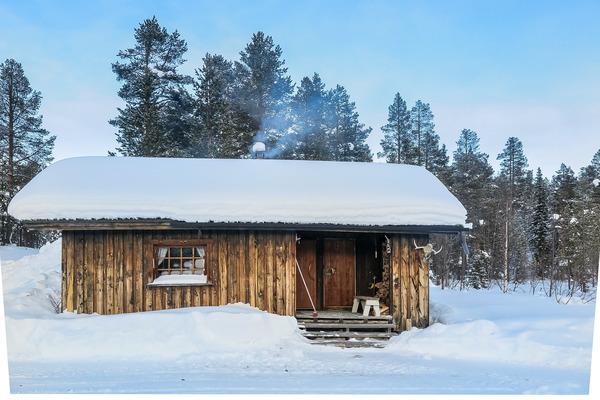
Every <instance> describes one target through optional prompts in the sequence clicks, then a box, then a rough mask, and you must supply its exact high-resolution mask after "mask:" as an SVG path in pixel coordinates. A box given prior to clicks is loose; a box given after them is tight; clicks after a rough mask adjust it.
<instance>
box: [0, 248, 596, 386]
mask: <svg viewBox="0 0 600 400" xmlns="http://www.w3.org/2000/svg"><path fill="white" fill-rule="evenodd" d="M0 255H2V256H3V258H2V265H1V269H2V279H3V286H4V306H5V314H6V333H7V341H8V357H9V369H10V382H11V390H12V392H15V393H39V392H42V393H44V392H61V393H62V392H156V393H188V392H203V393H371V394H373V393H500V394H502V393H587V391H588V386H589V378H590V362H591V350H592V332H593V318H594V307H595V304H594V303H583V302H577V301H573V300H572V301H571V302H570V303H569V304H566V305H565V304H558V303H556V302H555V301H554V300H553V299H549V298H546V297H543V296H537V295H536V296H533V295H530V294H527V293H520V292H515V293H511V294H502V293H500V292H499V291H497V290H484V291H475V290H470V291H462V292H461V291H455V290H440V289H439V288H436V287H432V290H431V301H432V307H431V311H432V317H433V318H434V319H435V320H436V321H440V322H439V323H435V324H433V325H431V326H430V327H429V328H427V329H422V330H421V329H413V330H411V331H409V332H404V333H402V334H401V335H399V336H398V337H395V338H393V339H392V340H391V341H390V342H389V344H388V345H387V347H385V348H384V349H340V348H332V347H320V346H314V345H310V344H309V343H308V341H307V340H306V339H304V338H303V337H301V335H300V334H299V332H298V330H297V327H296V323H295V320H294V319H293V318H291V317H279V316H275V315H271V314H267V313H264V312H262V311H259V310H256V309H254V308H251V307H249V306H247V305H243V304H234V305H228V306H224V307H198V308H190V309H179V310H169V311H160V312H148V313H138V314H129V315H117V316H99V315H74V314H69V313H64V314H55V313H53V311H52V306H51V305H50V302H49V300H48V296H49V295H50V296H53V295H55V294H56V293H58V288H59V286H60V273H59V268H60V243H59V242H57V243H54V244H51V245H47V246H45V247H43V248H42V249H41V250H40V251H39V253H38V252H37V251H35V250H31V249H28V250H20V249H16V248H14V247H13V248H2V249H1V250H0Z"/></svg>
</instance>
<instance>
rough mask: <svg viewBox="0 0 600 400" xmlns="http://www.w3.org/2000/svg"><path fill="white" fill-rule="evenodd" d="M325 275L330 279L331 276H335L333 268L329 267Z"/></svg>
mask: <svg viewBox="0 0 600 400" xmlns="http://www.w3.org/2000/svg"><path fill="white" fill-rule="evenodd" d="M325 275H327V276H329V277H331V276H333V275H335V268H333V267H329V268H328V269H327V270H326V271H325Z"/></svg>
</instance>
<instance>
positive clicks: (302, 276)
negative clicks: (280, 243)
mask: <svg viewBox="0 0 600 400" xmlns="http://www.w3.org/2000/svg"><path fill="white" fill-rule="evenodd" d="M295 260H296V268H298V272H299V273H300V278H301V279H302V283H303V284H304V289H306V294H308V299H309V300H310V305H311V306H312V309H313V318H317V316H318V315H319V313H317V309H316V307H315V303H313V299H312V296H311V295H310V291H309V290H308V285H307V284H306V281H305V280H304V275H303V274H302V270H301V269H300V264H298V259H297V258H296V259H295Z"/></svg>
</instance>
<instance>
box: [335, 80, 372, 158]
mask: <svg viewBox="0 0 600 400" xmlns="http://www.w3.org/2000/svg"><path fill="white" fill-rule="evenodd" d="M327 109H328V110H329V117H328V124H330V125H331V134H330V142H331V147H332V156H333V158H332V159H333V160H335V161H372V160H373V158H372V155H371V150H370V149H369V146H368V145H367V144H366V143H365V141H366V140H367V138H368V136H369V134H370V133H371V128H365V126H364V125H363V124H361V123H360V121H359V115H358V112H356V105H355V104H354V102H352V101H350V96H349V95H348V92H347V91H346V89H345V88H344V87H343V86H340V85H337V86H336V87H335V89H332V90H330V91H329V93H328V95H327Z"/></svg>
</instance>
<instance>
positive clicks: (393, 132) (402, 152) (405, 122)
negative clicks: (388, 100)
mask: <svg viewBox="0 0 600 400" xmlns="http://www.w3.org/2000/svg"><path fill="white" fill-rule="evenodd" d="M381 131H382V132H383V134H384V137H383V139H382V140H381V148H382V149H383V151H382V152H380V153H379V154H378V155H379V157H385V159H386V160H387V162H389V163H397V164H400V163H406V164H413V163H414V162H415V157H414V155H415V148H414V145H413V141H412V137H411V129H410V113H409V112H408V110H407V108H406V102H405V101H404V100H403V99H402V97H400V93H396V95H395V96H394V102H393V103H392V104H391V105H390V106H389V108H388V120H387V124H385V125H384V126H382V127H381Z"/></svg>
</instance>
